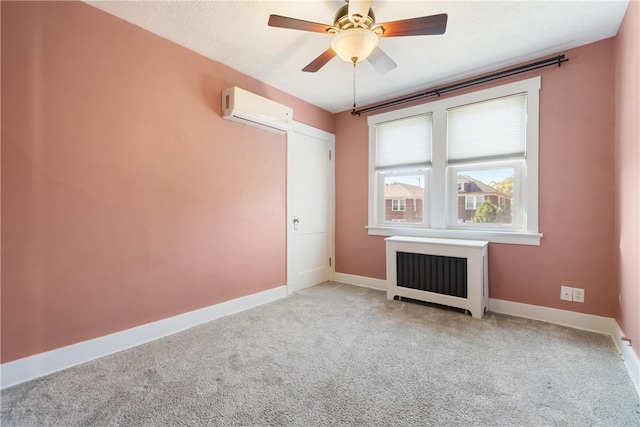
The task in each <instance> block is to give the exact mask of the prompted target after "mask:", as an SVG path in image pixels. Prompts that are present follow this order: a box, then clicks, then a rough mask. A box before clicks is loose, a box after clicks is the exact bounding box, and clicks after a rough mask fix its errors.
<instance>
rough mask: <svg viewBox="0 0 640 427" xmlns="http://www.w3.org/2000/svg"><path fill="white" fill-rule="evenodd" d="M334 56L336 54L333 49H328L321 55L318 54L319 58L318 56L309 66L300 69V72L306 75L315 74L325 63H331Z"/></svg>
mask: <svg viewBox="0 0 640 427" xmlns="http://www.w3.org/2000/svg"><path fill="white" fill-rule="evenodd" d="M334 56H336V52H335V51H334V50H333V49H331V48H329V49H327V50H325V51H324V52H322V54H320V56H318V57H317V58H316V59H314V60H313V61H311V62H310V63H309V65H307V66H306V67H304V68H303V69H302V71H306V72H307V73H315V72H316V71H318V70H319V69H320V68H322V67H324V66H325V64H326V63H327V62H329V61H331V60H332V59H333V57H334Z"/></svg>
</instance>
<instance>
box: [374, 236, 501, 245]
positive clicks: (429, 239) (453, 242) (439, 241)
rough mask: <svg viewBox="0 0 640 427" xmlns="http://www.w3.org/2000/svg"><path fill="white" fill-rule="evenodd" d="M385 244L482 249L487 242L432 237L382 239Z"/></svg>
mask: <svg viewBox="0 0 640 427" xmlns="http://www.w3.org/2000/svg"><path fill="white" fill-rule="evenodd" d="M384 240H385V242H399V243H422V244H425V243H426V244H430V245H447V246H466V247H472V248H484V247H485V246H487V245H488V244H489V242H487V241H484V240H461V239H436V238H432V237H407V236H393V237H387V238H386V239H384Z"/></svg>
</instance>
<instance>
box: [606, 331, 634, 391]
mask: <svg viewBox="0 0 640 427" xmlns="http://www.w3.org/2000/svg"><path fill="white" fill-rule="evenodd" d="M622 337H624V334H623V333H622V329H620V325H618V322H615V330H614V332H613V335H612V336H611V338H613V342H614V343H615V344H616V347H618V351H619V352H620V354H621V355H622V358H623V359H624V364H625V365H626V366H627V370H628V371H629V376H630V377H631V381H633V385H634V386H635V387H636V391H637V392H638V396H640V359H638V355H637V354H636V352H635V351H633V348H632V347H631V345H629V343H628V342H626V341H622Z"/></svg>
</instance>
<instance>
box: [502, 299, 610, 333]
mask: <svg viewBox="0 0 640 427" xmlns="http://www.w3.org/2000/svg"><path fill="white" fill-rule="evenodd" d="M489 311H493V312H494V313H500V314H507V315H510V316H517V317H524V318H526V319H532V320H540V321H542V322H549V323H555V324H556V325H562V326H568V327H570V328H574V329H582V330H585V331H590V332H598V333H600V334H606V335H613V330H614V325H615V323H616V322H615V320H614V319H612V318H611V317H601V316H594V315H592V314H584V313H577V312H575V311H567V310H560V309H557V308H549V307H541V306H539V305H530V304H522V303H519V302H512V301H505V300H499V299H494V298H489Z"/></svg>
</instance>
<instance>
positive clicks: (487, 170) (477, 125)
mask: <svg viewBox="0 0 640 427" xmlns="http://www.w3.org/2000/svg"><path fill="white" fill-rule="evenodd" d="M539 89H540V78H539V77H537V78H533V79H528V80H523V81H520V82H516V83H510V84H506V85H502V86H498V87H494V88H491V89H486V90H482V91H478V92H473V93H470V94H465V95H461V96H457V97H452V98H448V99H444V100H437V101H435V102H431V103H426V104H423V105H418V106H413V107H409V108H405V109H402V110H396V111H392V112H388V113H382V114H378V115H375V116H371V117H369V121H368V123H369V165H370V168H369V224H368V227H367V228H368V230H369V234H374V235H405V236H425V237H447V238H465V239H481V240H489V241H493V242H501V243H518V244H533V245H538V244H539V242H540V237H541V235H540V234H539V233H538V191H537V182H538V103H539V102H538V92H539Z"/></svg>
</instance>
